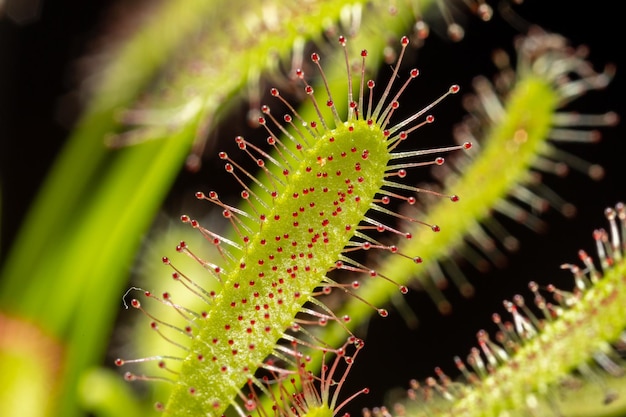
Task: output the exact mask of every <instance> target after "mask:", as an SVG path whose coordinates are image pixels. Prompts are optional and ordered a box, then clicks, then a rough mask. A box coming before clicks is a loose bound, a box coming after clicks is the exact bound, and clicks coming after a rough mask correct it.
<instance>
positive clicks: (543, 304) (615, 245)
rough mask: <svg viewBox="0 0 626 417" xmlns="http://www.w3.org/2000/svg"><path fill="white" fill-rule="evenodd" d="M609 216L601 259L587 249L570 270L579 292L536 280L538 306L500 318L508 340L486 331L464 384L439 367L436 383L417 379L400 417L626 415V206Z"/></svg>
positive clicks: (463, 369)
mask: <svg viewBox="0 0 626 417" xmlns="http://www.w3.org/2000/svg"><path fill="white" fill-rule="evenodd" d="M605 216H606V218H607V220H608V223H609V227H608V228H607V229H606V230H605V229H602V228H601V229H596V230H594V232H593V238H594V240H595V247H596V251H597V256H596V259H594V258H592V256H590V255H588V254H587V253H586V252H585V251H583V250H580V251H579V252H578V256H577V258H578V262H580V263H581V264H582V265H581V266H578V265H577V264H570V263H566V264H562V265H561V269H566V270H569V271H571V272H572V275H573V285H572V288H568V289H561V288H556V287H555V286H554V285H548V286H546V287H543V286H540V285H538V284H537V283H536V282H533V281H531V282H530V283H529V289H530V290H531V292H532V297H528V298H529V300H528V301H526V300H525V297H523V296H522V295H519V294H518V295H515V296H513V298H512V301H509V300H505V301H504V303H503V304H504V307H505V308H506V310H507V313H508V315H510V317H509V318H508V319H507V318H505V317H501V316H500V315H499V314H494V315H493V321H494V323H495V324H496V325H497V327H498V329H499V333H498V335H497V336H496V337H495V338H493V340H492V338H491V337H490V336H489V334H488V332H487V331H485V330H480V331H478V333H477V339H478V347H476V348H473V349H471V350H470V352H469V354H468V355H467V359H466V360H463V359H461V358H460V357H455V359H454V361H455V364H456V367H457V368H458V370H459V372H460V373H461V375H462V376H461V378H460V380H459V381H455V382H454V383H453V382H452V379H451V378H450V377H448V376H447V375H446V374H445V373H443V371H442V370H441V369H440V368H437V377H436V378H429V379H428V380H427V381H426V384H424V385H421V384H420V383H419V382H417V381H415V380H414V381H411V389H410V391H409V392H410V394H409V399H410V401H406V402H403V405H402V407H401V408H397V409H398V410H400V409H402V408H403V407H406V409H405V410H404V412H403V413H402V414H400V415H405V416H411V417H418V416H426V415H427V416H467V417H479V416H480V417H495V416H502V415H510V416H521V415H536V416H543V415H559V416H574V415H593V416H617V415H624V411H625V410H626V400H625V398H624V392H625V391H626V386H625V384H624V380H623V376H624V364H623V360H622V357H621V351H622V349H623V344H624V339H625V333H624V329H625V328H626V314H625V313H624V312H625V310H624V303H626V293H625V292H624V281H625V280H626V263H625V258H624V248H625V245H624V232H625V231H626V207H625V206H624V204H623V203H618V204H616V205H615V208H613V207H609V208H607V209H606V210H605ZM530 300H532V301H530ZM531 304H533V306H531ZM534 308H535V309H534ZM533 311H535V312H533ZM433 391H436V392H437V394H434V392H433ZM433 394H434V395H433Z"/></svg>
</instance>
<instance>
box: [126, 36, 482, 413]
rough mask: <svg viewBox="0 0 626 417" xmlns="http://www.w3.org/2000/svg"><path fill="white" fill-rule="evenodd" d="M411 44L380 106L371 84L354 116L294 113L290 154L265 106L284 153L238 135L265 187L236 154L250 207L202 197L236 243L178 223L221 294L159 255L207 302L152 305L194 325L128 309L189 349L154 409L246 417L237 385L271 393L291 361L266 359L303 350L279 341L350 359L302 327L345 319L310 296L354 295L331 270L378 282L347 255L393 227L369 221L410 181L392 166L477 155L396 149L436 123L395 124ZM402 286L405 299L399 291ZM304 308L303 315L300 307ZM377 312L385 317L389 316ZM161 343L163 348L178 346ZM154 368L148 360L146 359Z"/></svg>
mask: <svg viewBox="0 0 626 417" xmlns="http://www.w3.org/2000/svg"><path fill="white" fill-rule="evenodd" d="M340 43H341V44H342V45H343V46H344V51H346V52H345V53H346V55H345V58H346V59H345V61H346V63H347V71H348V78H349V79H350V80H351V79H352V76H351V75H350V71H351V70H350V67H351V65H350V64H349V57H348V53H347V50H346V49H345V44H346V40H345V38H344V37H340ZM408 43H409V41H408V38H406V37H403V38H402V41H401V45H402V52H401V54H400V59H399V62H398V64H397V66H396V68H395V71H394V74H393V76H392V77H391V79H390V81H389V83H388V85H387V86H385V87H384V89H385V91H384V93H383V95H382V98H381V99H380V101H378V102H377V103H372V101H371V100H369V101H368V99H369V97H373V92H372V90H373V89H374V87H375V84H374V82H373V81H369V82H367V83H366V82H365V79H364V78H361V82H360V89H359V91H360V93H359V95H358V96H357V95H356V92H355V93H354V94H353V93H352V89H351V88H350V89H349V90H350V93H349V94H348V100H347V105H346V108H347V113H348V115H347V117H344V118H342V117H341V116H340V115H339V112H338V110H337V107H336V106H335V104H334V101H333V100H334V98H333V96H332V95H331V92H330V91H328V90H327V94H328V100H327V102H326V107H328V108H329V109H330V114H331V116H330V117H324V116H323V115H322V112H321V111H318V114H317V116H318V117H317V121H313V122H310V123H303V125H302V127H296V120H298V121H301V122H304V121H303V120H302V119H301V116H300V115H299V114H298V113H296V112H294V113H293V114H291V115H286V116H285V117H284V118H283V119H284V122H285V123H286V125H289V126H291V127H292V128H294V129H295V132H296V133H295V134H294V135H287V137H286V139H285V140H289V141H292V142H293V144H294V146H291V147H287V146H285V144H284V143H283V142H282V141H281V139H279V138H278V137H277V136H276V134H275V133H274V131H275V130H276V127H277V128H278V130H281V131H284V129H283V127H282V124H281V123H279V122H278V121H277V119H276V118H275V117H274V115H273V114H272V113H271V111H270V109H269V107H267V106H264V107H263V109H262V111H263V113H264V114H265V115H266V116H265V117H262V118H261V119H260V120H259V122H260V123H261V125H263V126H265V127H266V128H267V130H268V132H269V134H270V136H269V138H268V142H269V144H270V145H272V146H275V147H276V149H277V154H278V155H279V156H276V157H272V156H270V155H269V154H267V153H265V152H264V151H262V150H261V149H260V148H259V147H257V146H256V145H255V144H253V143H250V142H248V141H247V140H246V139H245V138H243V137H237V138H236V141H237V144H238V146H239V148H240V149H242V150H243V151H244V152H246V153H247V154H248V155H249V156H250V157H251V158H252V159H253V160H254V161H256V163H257V165H258V166H259V167H260V168H261V173H260V175H261V176H266V177H267V179H268V181H267V182H266V183H265V184H266V185H263V184H262V183H261V182H260V181H259V180H257V179H256V178H255V177H253V176H252V175H251V174H249V173H248V172H247V171H245V170H243V169H242V168H241V167H240V165H238V163H237V162H236V161H235V160H233V159H232V158H231V157H230V156H229V155H227V154H226V153H223V152H222V153H220V158H222V159H223V160H224V161H226V166H225V167H226V170H227V171H228V172H230V173H232V174H233V175H234V177H235V179H236V180H237V181H238V182H239V183H240V184H241V185H242V187H243V190H242V196H243V197H244V200H245V201H246V202H247V203H249V205H248V206H247V207H248V208H247V209H246V205H244V206H242V207H241V208H235V207H233V206H230V205H228V204H226V203H224V202H222V201H221V200H220V198H219V196H218V195H217V193H216V192H214V191H210V192H208V193H206V194H205V193H204V192H198V193H197V194H196V196H197V197H198V198H199V199H201V200H208V201H210V202H212V203H213V204H216V205H217V206H218V207H220V208H221V209H222V210H223V215H224V217H225V218H226V219H228V220H229V221H230V222H231V224H232V226H233V229H234V230H235V232H236V235H238V236H236V238H235V239H234V240H231V239H227V238H224V237H222V236H220V235H218V234H216V233H214V232H212V231H210V230H208V229H206V228H204V227H203V226H201V225H200V224H199V222H198V221H196V220H194V219H191V218H189V217H188V216H182V220H183V222H186V223H189V224H190V225H191V226H192V227H194V228H197V229H198V230H199V231H200V232H201V233H202V234H203V235H204V236H205V237H206V238H207V240H209V241H210V242H212V243H213V244H214V245H215V246H216V247H217V249H218V252H219V253H220V254H221V255H222V258H223V259H222V261H221V262H216V263H213V262H208V261H204V260H201V259H200V258H199V257H198V256H197V255H196V252H195V251H193V252H192V250H191V249H190V248H189V247H188V246H187V245H186V244H185V243H184V242H181V244H180V245H179V247H178V250H179V251H180V252H183V253H187V254H188V255H190V256H191V257H193V258H195V259H197V260H198V261H200V262H201V263H202V264H203V265H204V266H205V267H206V268H207V269H208V270H209V272H210V273H211V274H212V275H213V277H214V278H215V279H216V280H217V281H219V282H220V285H221V288H220V290H219V291H216V292H209V291H205V290H203V289H202V288H200V287H198V284H197V282H196V281H195V280H194V279H193V278H192V277H188V276H186V275H184V271H181V270H179V269H178V268H177V267H175V266H174V263H173V262H171V261H170V259H168V258H164V263H165V264H167V265H170V266H171V267H172V268H173V269H174V276H175V278H176V279H177V280H180V281H181V282H183V283H184V284H185V286H186V287H187V288H188V289H190V290H191V291H192V292H193V293H195V294H196V295H197V296H198V297H199V298H200V299H201V300H202V301H204V303H205V305H204V311H196V310H190V309H187V308H186V307H183V306H180V305H178V304H176V301H175V299H174V298H172V296H171V295H169V294H164V295H163V296H162V297H156V296H155V295H153V294H151V293H146V296H147V297H148V298H152V299H157V300H159V301H161V302H162V303H163V304H165V305H166V306H169V307H171V308H173V309H174V310H176V312H177V313H178V314H179V315H182V316H183V317H185V318H186V320H187V324H184V327H183V328H174V327H172V325H171V324H169V323H167V322H165V321H161V320H159V319H158V318H156V317H155V316H154V315H153V314H151V313H150V312H149V310H147V309H144V307H143V306H142V304H141V302H140V301H138V300H136V299H135V300H132V302H131V305H132V306H133V307H135V308H138V309H140V310H142V311H143V312H144V313H146V314H147V315H148V316H149V317H150V318H151V320H152V328H153V329H154V330H156V331H157V332H161V331H166V330H174V331H175V332H176V330H178V331H177V333H178V334H184V335H186V336H187V337H188V338H189V344H188V345H187V344H185V346H183V345H182V344H179V343H178V342H172V343H173V344H174V345H175V346H179V347H180V348H181V349H182V350H183V353H184V355H183V356H182V357H179V358H178V359H180V360H181V361H182V363H181V365H180V369H179V370H178V371H177V380H176V381H174V385H173V391H172V395H171V397H170V399H169V401H168V403H167V404H166V405H165V406H163V405H159V408H163V409H164V410H165V411H166V412H167V413H168V414H170V415H174V416H195V415H221V414H223V413H224V411H225V410H226V409H227V408H228V407H230V406H234V407H235V409H238V410H240V414H244V415H245V413H243V411H242V410H241V408H240V407H245V408H247V409H253V408H255V407H257V405H258V404H259V402H257V401H256V399H254V398H249V397H248V398H245V397H244V394H243V393H242V391H241V388H242V387H243V386H245V385H246V384H247V383H250V381H252V384H253V385H256V386H257V387H259V388H261V390H262V391H263V392H266V393H267V389H264V388H263V386H264V384H263V382H262V381H261V380H259V379H258V377H256V376H255V372H256V370H257V368H259V367H261V368H265V369H266V370H269V371H270V372H273V373H277V374H278V375H279V376H285V375H289V374H290V372H293V371H289V370H288V369H284V366H285V365H284V364H283V365H278V364H276V363H274V362H272V363H269V362H265V363H264V361H266V360H267V358H268V357H270V356H272V355H274V356H275V357H276V358H278V359H280V360H282V361H285V363H286V364H287V365H286V366H287V367H289V365H290V364H291V365H294V364H297V362H298V360H299V359H298V358H299V357H300V356H299V355H300V354H299V353H298V352H297V350H293V349H291V350H290V349H285V348H283V347H281V345H277V343H278V342H279V341H280V340H281V339H283V340H287V341H290V342H292V343H295V344H302V345H304V346H306V347H307V348H315V347H318V348H321V349H324V350H328V351H333V352H336V353H337V354H339V355H342V354H343V351H344V349H345V339H346V338H347V336H348V333H344V348H333V345H327V344H322V345H321V346H320V342H319V340H317V339H315V338H310V333H309V332H308V331H307V330H306V329H305V328H304V327H306V325H308V324H311V323H316V322H320V323H322V324H324V323H326V322H328V321H337V322H339V323H340V324H341V323H342V322H343V321H344V319H343V318H341V319H340V318H338V317H337V316H336V315H334V314H333V313H332V312H330V310H329V309H328V308H327V307H325V306H324V305H323V304H322V303H321V302H320V301H319V300H317V299H316V298H315V297H316V296H317V295H319V294H324V293H327V292H328V291H330V290H332V288H341V289H346V290H347V289H349V288H350V287H352V286H353V284H349V285H348V286H344V285H342V284H339V283H335V282H333V281H332V280H331V279H329V278H328V277H327V276H326V273H327V272H328V271H330V270H333V269H347V270H350V271H357V272H361V273H369V274H370V275H375V272H373V271H371V270H369V269H367V268H365V267H364V266H362V265H360V264H359V263H357V262H355V261H352V260H351V259H350V258H348V256H347V252H350V251H351V250H352V249H354V248H361V249H365V248H369V247H371V246H377V245H378V243H377V242H376V241H375V240H374V239H372V238H371V237H368V235H367V233H368V230H370V229H371V228H372V225H374V228H379V227H382V228H386V227H387V226H385V225H383V224H381V223H377V222H376V221H375V220H373V219H372V218H370V217H368V216H367V212H368V211H369V210H371V209H375V210H384V209H383V208H382V207H381V206H380V203H381V198H380V195H381V193H382V194H383V195H386V194H385V191H383V190H382V186H383V185H384V184H395V183H396V180H395V178H397V177H399V178H402V177H403V175H402V174H401V171H402V170H399V169H398V168H397V164H396V165H394V164H389V162H390V161H397V160H406V159H407V158H415V157H419V156H423V155H430V154H433V153H437V154H441V153H444V152H450V151H453V150H459V149H468V148H469V147H470V144H463V145H459V146H451V147H444V148H439V149H431V150H416V151H414V152H396V151H394V149H395V147H396V146H397V144H398V143H399V142H400V141H402V140H404V139H406V137H407V136H408V134H409V133H411V132H412V131H413V130H415V129H417V128H419V127H420V126H421V125H422V124H424V123H428V122H429V121H430V119H429V118H426V121H422V122H416V120H418V119H419V118H420V117H421V116H423V114H424V112H425V111H426V110H424V111H420V112H417V113H416V114H415V115H414V117H411V118H408V119H407V120H405V121H403V122H400V123H398V124H396V125H391V124H389V120H390V118H391V115H392V114H393V112H394V109H395V108H396V107H397V99H398V97H397V96H395V97H394V96H393V95H391V93H390V91H391V89H392V86H393V83H394V81H395V79H396V78H397V77H398V69H399V66H400V61H401V57H402V55H403V53H404V51H405V49H406V47H407V45H408ZM361 56H362V63H361V65H362V67H361V74H364V73H365V58H366V56H367V52H366V51H363V52H362V53H361ZM312 60H313V62H314V64H316V65H318V66H319V69H320V73H321V75H322V78H323V79H325V76H324V72H323V71H322V69H321V65H319V61H320V56H319V55H318V54H317V53H314V54H312ZM409 75H410V76H409V77H408V78H407V80H406V81H405V85H404V86H403V87H401V91H402V90H403V89H404V88H405V87H406V85H407V84H408V83H409V82H410V81H411V80H412V79H413V78H415V77H417V75H418V71H417V70H411V71H410V73H409ZM326 87H328V85H326ZM304 90H305V93H306V94H308V95H309V96H310V97H311V99H312V100H313V102H315V103H316V108H318V109H319V107H318V105H317V102H318V100H319V94H316V93H315V91H314V88H313V87H312V86H311V85H308V84H306V83H305V88H304ZM364 90H369V91H364ZM457 91H458V86H452V87H450V88H449V89H448V91H446V92H444V94H442V96H441V97H439V98H438V99H436V100H435V101H434V102H432V103H431V104H430V105H429V106H427V108H426V109H429V108H431V107H432V106H434V105H436V104H437V103H439V102H440V101H441V100H443V99H444V98H445V97H446V96H447V95H449V94H454V93H456V92H457ZM272 95H274V96H276V97H278V98H280V99H281V100H282V98H281V97H280V93H279V92H278V90H276V89H272ZM392 97H393V98H392ZM283 102H284V103H285V104H287V103H286V101H284V100H283ZM368 103H369V104H368ZM270 125H272V126H273V125H276V127H270ZM411 163H412V162H411ZM426 163H434V162H433V161H430V162H426ZM270 164H273V165H274V166H275V167H278V169H277V170H275V171H271V170H269V169H268V168H267V167H266V165H270ZM243 176H246V177H248V176H249V177H250V179H253V182H255V183H256V185H257V186H258V187H256V188H252V187H250V186H248V185H246V184H245V182H244V181H243V180H242V177H243ZM398 184H399V183H398ZM396 195H397V194H396ZM218 264H219V265H218ZM400 288H401V290H403V291H405V290H406V288H404V287H402V286H401V287H400ZM307 303H308V306H305V304H307ZM378 312H379V314H381V315H386V314H387V313H386V311H385V310H383V309H379V310H378ZM338 327H342V328H344V327H343V326H338ZM160 328H163V330H160ZM161 334H162V335H163V336H164V338H165V340H172V339H169V337H168V336H166V335H165V334H164V333H161ZM352 342H353V343H354V344H356V345H357V347H358V346H360V345H362V342H361V341H358V340H356V339H352ZM341 344H342V343H339V344H337V345H335V346H340V345H341ZM152 359H154V360H159V361H160V362H161V363H163V366H162V367H163V368H166V369H168V365H165V362H171V360H172V359H173V358H172V357H170V356H167V357H166V356H156V357H153V358H152ZM148 360H150V358H147V359H140V360H139V361H141V362H145V361H148ZM136 361H137V360H131V361H128V360H123V359H119V360H118V361H116V363H117V364H118V365H124V364H126V363H131V362H136ZM126 378H127V379H128V380H136V379H150V378H149V377H144V376H141V375H137V374H134V373H127V374H126ZM237 396H239V397H240V398H241V399H242V400H243V401H242V400H238V399H237ZM334 402H335V399H333V400H332V401H331V400H330V399H328V400H324V401H323V404H318V405H315V406H313V405H309V406H307V409H308V412H307V413H308V414H311V415H316V413H317V414H320V413H321V414H323V415H327V414H328V413H330V414H332V412H333V408H334ZM287 408H289V407H287ZM321 414H320V415H321Z"/></svg>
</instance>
